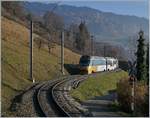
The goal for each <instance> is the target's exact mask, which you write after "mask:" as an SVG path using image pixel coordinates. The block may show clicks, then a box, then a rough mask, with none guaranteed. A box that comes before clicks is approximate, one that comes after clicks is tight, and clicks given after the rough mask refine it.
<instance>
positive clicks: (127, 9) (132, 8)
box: [42, 0, 149, 18]
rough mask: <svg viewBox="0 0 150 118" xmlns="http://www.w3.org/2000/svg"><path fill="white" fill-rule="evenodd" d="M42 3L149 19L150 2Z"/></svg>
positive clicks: (74, 0) (88, 0) (78, 0)
mask: <svg viewBox="0 0 150 118" xmlns="http://www.w3.org/2000/svg"><path fill="white" fill-rule="evenodd" d="M60 1H61V2H60ZM42 2H45V3H57V2H58V3H59V4H60V5H61V4H66V5H72V6H78V7H80V6H86V7H90V8H94V9H97V10H101V11H104V12H113V13H116V14H122V15H134V16H139V17H144V18H149V3H148V2H149V0H49V1H42Z"/></svg>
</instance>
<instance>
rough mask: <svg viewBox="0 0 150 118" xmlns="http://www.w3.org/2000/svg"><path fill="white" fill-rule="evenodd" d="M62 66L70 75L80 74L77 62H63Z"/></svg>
mask: <svg viewBox="0 0 150 118" xmlns="http://www.w3.org/2000/svg"><path fill="white" fill-rule="evenodd" d="M64 68H65V69H66V70H67V72H68V73H69V74H70V75H77V74H80V71H79V69H78V65H77V64H64Z"/></svg>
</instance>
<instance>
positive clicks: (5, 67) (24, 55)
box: [1, 17, 80, 116]
mask: <svg viewBox="0 0 150 118" xmlns="http://www.w3.org/2000/svg"><path fill="white" fill-rule="evenodd" d="M1 21H2V22H1V23H2V24H1V26H2V41H1V46H2V91H1V95H2V115H5V116H10V115H11V112H9V107H10V104H11V100H12V98H13V97H14V96H15V95H16V94H17V93H18V92H21V91H22V90H23V89H24V88H26V87H27V86H29V85H31V84H32V82H31V81H30V80H29V79H28V78H29V30H28V29H27V28H26V27H24V26H22V25H20V24H18V23H16V22H14V21H12V20H9V19H7V18H5V17H1ZM34 36H38V35H36V34H34ZM64 53H65V64H76V63H78V61H79V57H80V55H78V54H76V53H74V52H72V51H70V50H68V49H66V48H65V49H64ZM65 73H66V74H68V73H67V71H66V70H65ZM33 76H34V78H35V80H36V82H38V81H43V80H49V79H54V78H57V77H59V76H61V72H60V46H59V45H57V44H56V45H55V47H54V48H53V49H52V53H51V54H49V53H48V48H47V47H46V45H43V46H42V48H41V49H40V50H38V48H37V46H36V45H35V43H34V50H33Z"/></svg>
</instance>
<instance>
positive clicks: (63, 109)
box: [17, 70, 118, 117]
mask: <svg viewBox="0 0 150 118" xmlns="http://www.w3.org/2000/svg"><path fill="white" fill-rule="evenodd" d="M116 71H118V70H116ZM95 75H96V74H91V75H72V76H66V77H63V78H61V79H56V80H50V81H46V82H43V83H40V84H39V83H37V84H36V85H35V86H34V87H33V88H31V89H29V90H26V92H24V94H23V95H22V98H21V100H22V102H21V104H22V105H21V106H20V107H19V110H18V113H17V114H19V115H17V116H42V117H59V116H68V117H80V116H91V113H90V112H89V111H88V110H87V109H85V108H83V107H81V105H80V104H79V103H78V102H77V101H75V100H74V99H73V98H72V97H71V96H70V95H69V91H70V90H71V89H75V88H76V87H78V85H79V84H80V83H81V82H82V81H84V80H85V79H86V78H87V77H88V76H95Z"/></svg>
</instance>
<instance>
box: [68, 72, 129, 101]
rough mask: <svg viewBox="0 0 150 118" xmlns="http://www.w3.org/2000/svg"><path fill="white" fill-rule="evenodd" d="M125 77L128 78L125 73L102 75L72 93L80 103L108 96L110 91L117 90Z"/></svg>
mask: <svg viewBox="0 0 150 118" xmlns="http://www.w3.org/2000/svg"><path fill="white" fill-rule="evenodd" d="M125 77H128V74H127V73H126V72H125V71H120V72H112V73H101V74H99V75H98V76H96V77H90V78H88V79H87V80H86V81H84V82H83V83H81V84H80V85H79V87H78V88H77V89H74V90H72V91H71V95H72V96H73V97H74V98H75V99H77V100H79V101H83V100H87V99H89V98H93V97H95V96H101V95H104V94H106V93H107V92H108V91H109V90H114V89H116V84H117V82H118V81H119V80H120V79H121V78H125Z"/></svg>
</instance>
